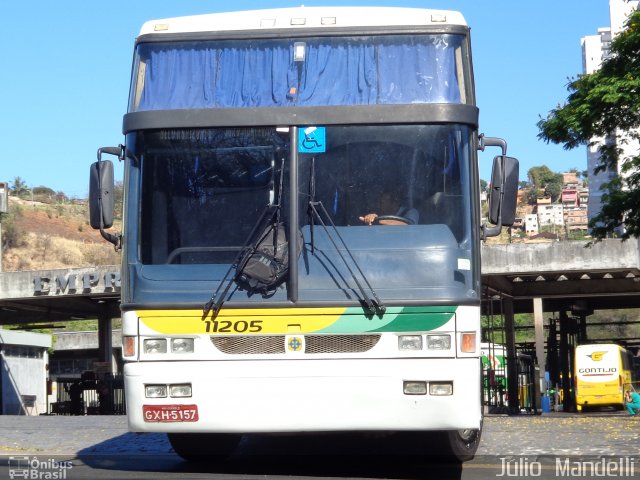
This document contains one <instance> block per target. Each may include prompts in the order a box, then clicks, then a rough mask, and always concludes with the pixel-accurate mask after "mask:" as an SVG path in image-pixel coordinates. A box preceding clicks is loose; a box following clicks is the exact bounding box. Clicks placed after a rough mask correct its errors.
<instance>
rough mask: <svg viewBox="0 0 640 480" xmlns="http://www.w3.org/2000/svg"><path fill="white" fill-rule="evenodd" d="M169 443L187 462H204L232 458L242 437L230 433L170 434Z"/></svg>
mask: <svg viewBox="0 0 640 480" xmlns="http://www.w3.org/2000/svg"><path fill="white" fill-rule="evenodd" d="M167 436H168V437H169V443H171V446H172V447H173V449H174V450H175V452H176V453H177V454H178V455H180V456H181V457H182V458H184V459H185V460H189V461H194V462H202V461H216V460H224V459H226V458H228V457H229V456H231V454H232V453H233V452H234V450H235V449H236V447H237V446H238V444H239V443H240V440H241V438H242V436H241V435H237V434H230V433H168V434H167Z"/></svg>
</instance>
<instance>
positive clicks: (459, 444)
mask: <svg viewBox="0 0 640 480" xmlns="http://www.w3.org/2000/svg"><path fill="white" fill-rule="evenodd" d="M481 433H482V430H481V429H480V430H475V429H466V430H452V431H446V432H442V435H444V436H445V438H444V439H443V440H444V441H443V443H442V445H443V446H444V448H445V449H446V450H445V451H444V454H445V456H447V457H449V458H452V459H455V460H460V461H462V462H464V461H467V460H471V459H473V457H474V456H475V454H476V451H477V450H478V446H479V445H480V436H481Z"/></svg>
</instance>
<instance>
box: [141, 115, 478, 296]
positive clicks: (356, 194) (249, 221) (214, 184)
mask: <svg viewBox="0 0 640 480" xmlns="http://www.w3.org/2000/svg"><path fill="white" fill-rule="evenodd" d="M293 131H294V129H293V128H283V127H279V128H275V127H274V128H268V127H264V128H212V129H173V130H159V131H149V132H139V133H137V134H136V141H135V144H136V157H137V158H138V159H139V169H140V195H139V201H140V208H139V212H140V239H139V243H140V244H139V249H137V251H138V252H139V259H138V260H136V261H139V262H141V263H142V264H144V265H204V264H214V265H216V264H217V265H221V266H222V265H225V266H228V265H230V264H231V263H232V262H233V260H234V258H235V257H236V255H237V254H238V252H239V251H240V250H241V249H242V247H243V245H245V244H246V243H247V241H248V240H250V239H249V238H248V236H249V234H250V233H251V231H252V229H253V228H254V227H255V225H256V222H257V221H258V220H259V219H260V217H261V213H262V212H263V210H264V209H265V207H266V206H267V205H272V204H274V203H280V205H281V210H280V215H281V219H282V220H283V221H284V222H285V223H287V224H288V223H289V217H290V212H291V208H294V209H296V210H297V212H298V214H297V217H298V228H299V231H300V233H301V235H302V237H303V239H304V245H303V250H304V252H301V259H300V262H301V265H303V267H302V268H300V272H299V281H300V290H301V298H307V299H309V300H311V299H314V298H316V297H317V298H320V297H322V298H327V297H329V298H331V297H333V294H332V293H330V292H333V291H335V290H336V287H337V286H338V284H340V281H339V280H337V279H340V278H343V279H344V283H345V285H348V284H349V283H350V279H349V278H348V277H349V276H350V273H349V272H348V269H347V270H345V269H346V268H347V267H346V266H345V265H344V262H343V261H342V260H341V259H340V258H339V257H340V254H341V253H343V252H342V249H343V246H336V244H335V243H334V241H335V239H336V238H338V237H336V232H337V235H340V237H342V239H344V241H345V242H346V248H348V249H349V250H350V253H351V254H352V255H353V256H354V258H355V259H356V262H358V263H359V264H360V266H361V267H362V268H363V271H364V272H365V275H368V276H369V277H370V280H371V281H372V282H373V283H374V284H377V286H378V288H383V289H387V290H388V291H392V290H397V293H396V294H397V295H411V293H410V290H407V289H417V290H419V291H420V292H422V293H421V295H424V289H438V288H445V289H446V291H447V292H449V293H448V294H446V295H445V296H449V294H451V290H450V289H451V288H454V287H455V289H459V291H458V292H457V293H456V294H455V296H458V295H462V296H465V295H467V294H468V292H469V291H470V290H473V287H472V286H473V285H474V280H473V278H475V276H476V275H477V272H475V273H474V272H472V264H473V262H472V258H473V254H472V253H473V252H472V249H473V245H474V242H473V241H472V240H471V239H472V235H471V213H472V201H471V182H470V173H469V162H470V160H469V151H468V150H469V147H468V145H469V144H470V141H469V135H470V128H469V127H466V126H460V125H373V126H370V125H369V126H364V125H351V126H327V127H307V128H306V129H303V128H300V129H299V130H298V136H297V138H293ZM305 131H306V132H309V131H314V132H315V133H316V134H317V135H316V136H315V137H313V140H314V143H313V145H311V148H310V149H308V150H311V151H307V150H305V148H306V147H309V145H306V147H305V142H308V140H309V138H306V137H305V136H304V132H305ZM292 145H293V146H294V150H296V151H295V152H292V151H291V150H292V147H291V146H292ZM292 158H293V160H292ZM291 161H296V162H297V163H296V165H297V169H296V170H297V173H296V174H297V185H298V187H297V192H295V194H292V193H291V191H290V187H289V186H290V184H291V183H290V182H291V180H290V176H291ZM292 202H296V203H295V205H293V207H292V205H291V204H292ZM312 203H313V205H314V206H315V207H314V208H313V209H312V208H310V207H311V204H312ZM314 210H315V213H314ZM369 215H375V216H377V217H379V219H375V220H379V221H373V220H372V221H371V222H369V221H367V218H366V217H367V216H369ZM385 217H389V218H390V220H391V221H387V222H385V221H384V218H385ZM332 238H333V240H332ZM302 253H304V254H302ZM452 267H453V268H454V272H455V273H454V274H453V275H451V274H450V272H451V269H452ZM213 271H217V270H215V269H213ZM220 271H222V270H220ZM187 272H188V270H185V272H184V274H185V275H188V273H187ZM212 276H213V277H215V276H216V274H212ZM345 288H346V289H348V287H346V286H345ZM337 290H341V289H340V288H338V289H337ZM303 291H304V292H306V293H304V292H303ZM341 295H345V293H344V292H343V293H342V294H341ZM416 295H417V293H416ZM439 295H443V292H442V291H440V292H439Z"/></svg>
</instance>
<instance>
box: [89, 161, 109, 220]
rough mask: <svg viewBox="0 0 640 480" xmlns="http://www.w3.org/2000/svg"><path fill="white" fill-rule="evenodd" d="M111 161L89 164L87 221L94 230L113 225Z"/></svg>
mask: <svg viewBox="0 0 640 480" xmlns="http://www.w3.org/2000/svg"><path fill="white" fill-rule="evenodd" d="M113 191H114V180H113V163H112V162H111V161H109V160H103V161H98V162H95V163H92V164H91V170H90V177H89V221H90V223H91V228H95V229H96V230H98V229H100V230H102V229H104V228H110V227H111V226H112V225H113V209H114V205H115V201H114V195H113Z"/></svg>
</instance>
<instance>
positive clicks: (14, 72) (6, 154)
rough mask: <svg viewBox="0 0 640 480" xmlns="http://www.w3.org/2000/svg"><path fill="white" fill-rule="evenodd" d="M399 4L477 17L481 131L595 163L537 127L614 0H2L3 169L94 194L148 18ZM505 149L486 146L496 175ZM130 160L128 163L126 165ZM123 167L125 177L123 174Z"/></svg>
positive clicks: (541, 157) (2, 175) (561, 95)
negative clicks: (96, 168) (95, 173)
mask: <svg viewBox="0 0 640 480" xmlns="http://www.w3.org/2000/svg"><path fill="white" fill-rule="evenodd" d="M301 4H304V5H306V6H315V5H372V6H380V5H392V6H405V7H423V8H439V9H450V10H459V11H461V12H462V13H463V14H464V16H465V18H466V20H467V22H468V23H469V25H470V26H471V32H472V33H471V34H472V45H473V46H472V48H473V59H474V69H475V75H476V89H477V100H478V106H479V107H480V131H481V132H483V133H485V134H486V135H488V136H499V137H502V138H504V139H505V140H507V143H508V148H509V150H508V153H509V154H510V155H512V156H515V157H517V158H518V159H519V160H520V164H521V166H520V171H521V174H520V176H521V179H526V172H527V170H528V169H529V168H531V167H534V166H538V165H547V166H549V168H551V169H552V170H553V171H557V172H561V171H566V170H568V169H570V168H578V169H579V170H585V169H586V149H585V148H584V147H583V148H579V149H576V150H573V151H568V152H567V151H565V150H563V149H562V147H561V146H557V145H547V144H545V143H544V142H542V141H539V140H538V139H537V134H538V129H537V127H536V123H537V122H538V120H539V117H540V116H541V115H542V116H546V115H547V113H548V112H549V111H550V110H551V109H552V108H554V107H555V106H556V105H557V104H558V103H562V102H564V100H565V98H566V96H567V90H566V85H567V83H568V79H570V78H572V77H575V76H576V75H577V74H579V73H581V71H582V54H581V49H580V38H581V37H583V36H585V35H593V34H595V33H596V32H597V29H598V28H600V27H606V26H608V25H609V2H608V0H555V1H549V0H537V1H529V2H515V1H513V0H510V1H507V0H497V1H481V0H420V1H417V0H393V1H391V0H387V1H378V0H366V1H361V0H349V1H345V0H332V1H330V0H325V1H322V0H311V1H310V0H307V1H297V2H296V1H289V0H266V1H265V0H262V1H257V0H235V1H233V2H223V1H216V0H207V1H205V0H180V1H175V0H172V1H168V0H134V1H130V0H126V1H125V0H109V1H107V2H87V1H79V0H68V1H63V2H49V1H36V2H34V1H30V0H22V1H19V2H17V1H16V2H13V1H9V0H6V1H1V2H0V19H2V28H0V62H1V68H0V142H1V145H2V148H1V149H0V181H6V182H9V183H11V184H13V181H14V179H15V177H20V178H21V179H22V180H23V181H25V182H26V183H27V185H28V186H30V187H35V186H40V185H45V186H48V187H50V188H53V189H54V190H56V191H64V192H65V193H66V194H67V195H69V196H74V197H85V196H86V195H87V192H88V177H89V175H88V172H89V164H90V163H91V162H92V161H94V160H95V158H96V150H97V148H98V147H100V146H111V145H117V144H119V143H122V142H123V140H124V139H123V136H122V133H121V127H122V115H123V114H124V112H125V109H126V103H127V96H128V91H129V78H130V68H131V58H132V48H133V42H134V39H135V37H136V35H137V34H138V32H139V29H140V27H141V25H142V23H143V22H145V21H146V20H150V19H156V18H166V17H174V16H182V15H195V14H200V13H214V12H219V11H227V10H230V9H234V10H248V9H254V8H277V7H291V6H299V5H301ZM495 153H497V150H496V149H488V150H487V151H486V152H485V153H483V154H481V156H480V159H481V160H480V174H481V177H482V178H484V179H488V177H489V171H490V164H491V158H492V157H493V155H494V154H495ZM118 171H121V170H120V169H119V170H118ZM120 178H121V177H120Z"/></svg>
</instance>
